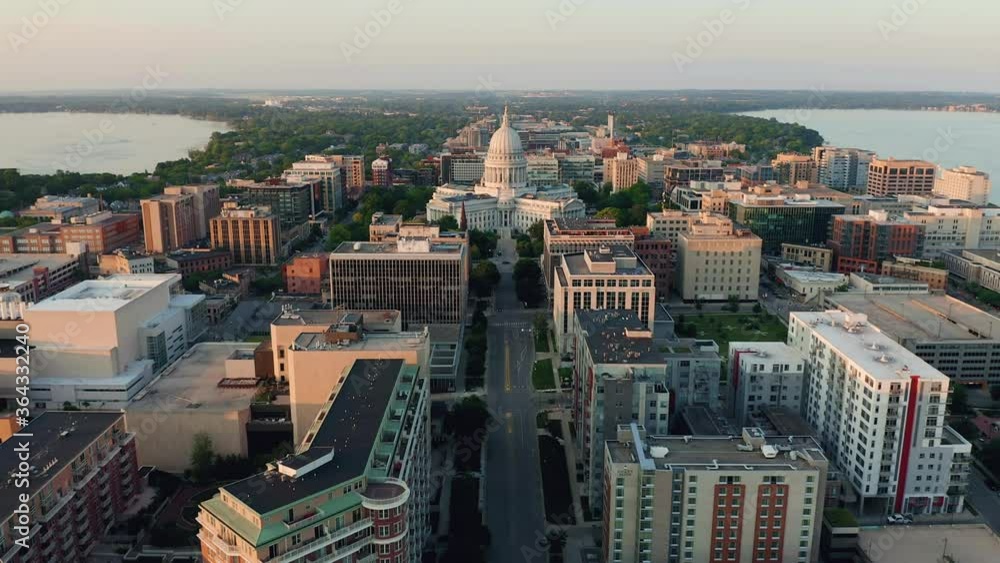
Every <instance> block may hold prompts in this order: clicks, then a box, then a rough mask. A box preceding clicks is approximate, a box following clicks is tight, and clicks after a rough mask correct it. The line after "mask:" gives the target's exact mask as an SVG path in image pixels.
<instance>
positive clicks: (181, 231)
mask: <svg viewBox="0 0 1000 563" xmlns="http://www.w3.org/2000/svg"><path fill="white" fill-rule="evenodd" d="M141 205H142V229H143V234H144V236H145V243H146V252H149V253H156V254H162V253H165V252H170V251H171V250H177V249H178V248H184V247H185V246H188V245H189V244H191V243H192V242H194V241H195V240H197V239H198V230H197V224H196V223H197V221H196V218H195V212H194V196H193V195H191V194H162V195H157V196H153V197H151V198H149V199H144V200H142V201H141Z"/></svg>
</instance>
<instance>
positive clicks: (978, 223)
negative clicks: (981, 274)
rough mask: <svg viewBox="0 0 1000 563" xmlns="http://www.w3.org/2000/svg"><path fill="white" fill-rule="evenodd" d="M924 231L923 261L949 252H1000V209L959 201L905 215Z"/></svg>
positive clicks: (934, 203)
mask: <svg viewBox="0 0 1000 563" xmlns="http://www.w3.org/2000/svg"><path fill="white" fill-rule="evenodd" d="M903 218H904V219H906V220H907V221H910V222H912V223H918V224H920V225H923V227H924V249H923V254H922V256H920V258H923V259H924V260H937V259H939V258H941V257H942V256H943V255H944V254H945V253H947V252H961V251H962V250H965V249H967V248H974V249H998V248H1000V208H996V207H978V206H975V205H972V204H969V203H967V202H960V201H957V200H932V201H930V202H929V204H928V205H926V206H918V207H917V208H915V209H913V210H910V211H908V212H906V213H904V214H903Z"/></svg>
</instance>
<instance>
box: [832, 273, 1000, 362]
mask: <svg viewBox="0 0 1000 563" xmlns="http://www.w3.org/2000/svg"><path fill="white" fill-rule="evenodd" d="M910 283H916V282H910ZM830 299H831V301H832V302H833V304H834V305H836V306H837V307H839V308H841V309H846V310H849V311H852V312H854V313H861V314H864V315H867V317H868V322H870V323H871V324H873V325H875V326H877V327H879V328H880V329H881V330H882V332H884V333H885V334H886V335H887V336H890V337H892V339H893V340H896V341H897V342H900V343H902V344H904V345H906V344H908V343H917V342H941V341H970V342H975V341H998V342H1000V318H997V317H995V316H993V315H991V314H989V313H987V312H986V311H983V310H982V309H979V308H976V307H973V306H972V305H969V304H968V303H965V302H964V301H959V300H958V299H955V298H952V297H948V296H946V295H930V294H927V295H924V294H919V295H860V294H852V293H840V294H837V295H833V296H831V297H830ZM911 368H912V366H911Z"/></svg>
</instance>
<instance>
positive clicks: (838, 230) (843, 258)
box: [828, 211, 924, 274]
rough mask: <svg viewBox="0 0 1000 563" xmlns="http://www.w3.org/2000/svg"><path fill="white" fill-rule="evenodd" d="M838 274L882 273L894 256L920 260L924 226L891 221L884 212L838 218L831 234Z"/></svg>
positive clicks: (835, 218)
mask: <svg viewBox="0 0 1000 563" xmlns="http://www.w3.org/2000/svg"><path fill="white" fill-rule="evenodd" d="M828 246H830V248H832V249H833V255H834V261H835V264H836V270H837V271H838V272H841V273H845V274H848V273H851V272H862V271H863V272H870V273H878V272H879V268H880V267H881V265H882V262H884V261H885V260H888V259H890V258H892V257H894V256H902V257H907V258H909V257H920V256H922V255H923V252H924V226H923V225H921V224H919V223H913V222H910V221H907V220H905V219H897V218H892V219H890V218H889V215H888V214H887V213H886V212H884V211H871V212H869V214H868V215H838V216H837V217H834V218H833V226H832V228H831V231H830V242H829V245H828Z"/></svg>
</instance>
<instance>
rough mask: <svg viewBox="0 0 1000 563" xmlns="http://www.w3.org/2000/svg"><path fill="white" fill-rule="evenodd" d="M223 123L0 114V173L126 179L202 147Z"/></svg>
mask: <svg viewBox="0 0 1000 563" xmlns="http://www.w3.org/2000/svg"><path fill="white" fill-rule="evenodd" d="M228 130H229V128H228V126H227V125H226V124H225V123H218V122H212V121H199V120H196V119H190V118H186V117H181V116H177V115H144V114H109V113H59V112H52V113H0V168H18V169H20V170H21V172H22V173H32V174H51V173H53V172H55V171H56V170H69V171H74V172H113V173H116V174H131V173H133V172H144V171H150V172H152V171H153V169H154V168H155V167H156V164H157V163H159V162H163V161H166V160H176V159H179V158H184V157H186V156H187V154H188V151H189V150H191V149H200V148H203V147H204V146H205V145H206V144H207V143H208V141H209V138H211V136H212V133H213V132H215V131H228Z"/></svg>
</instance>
